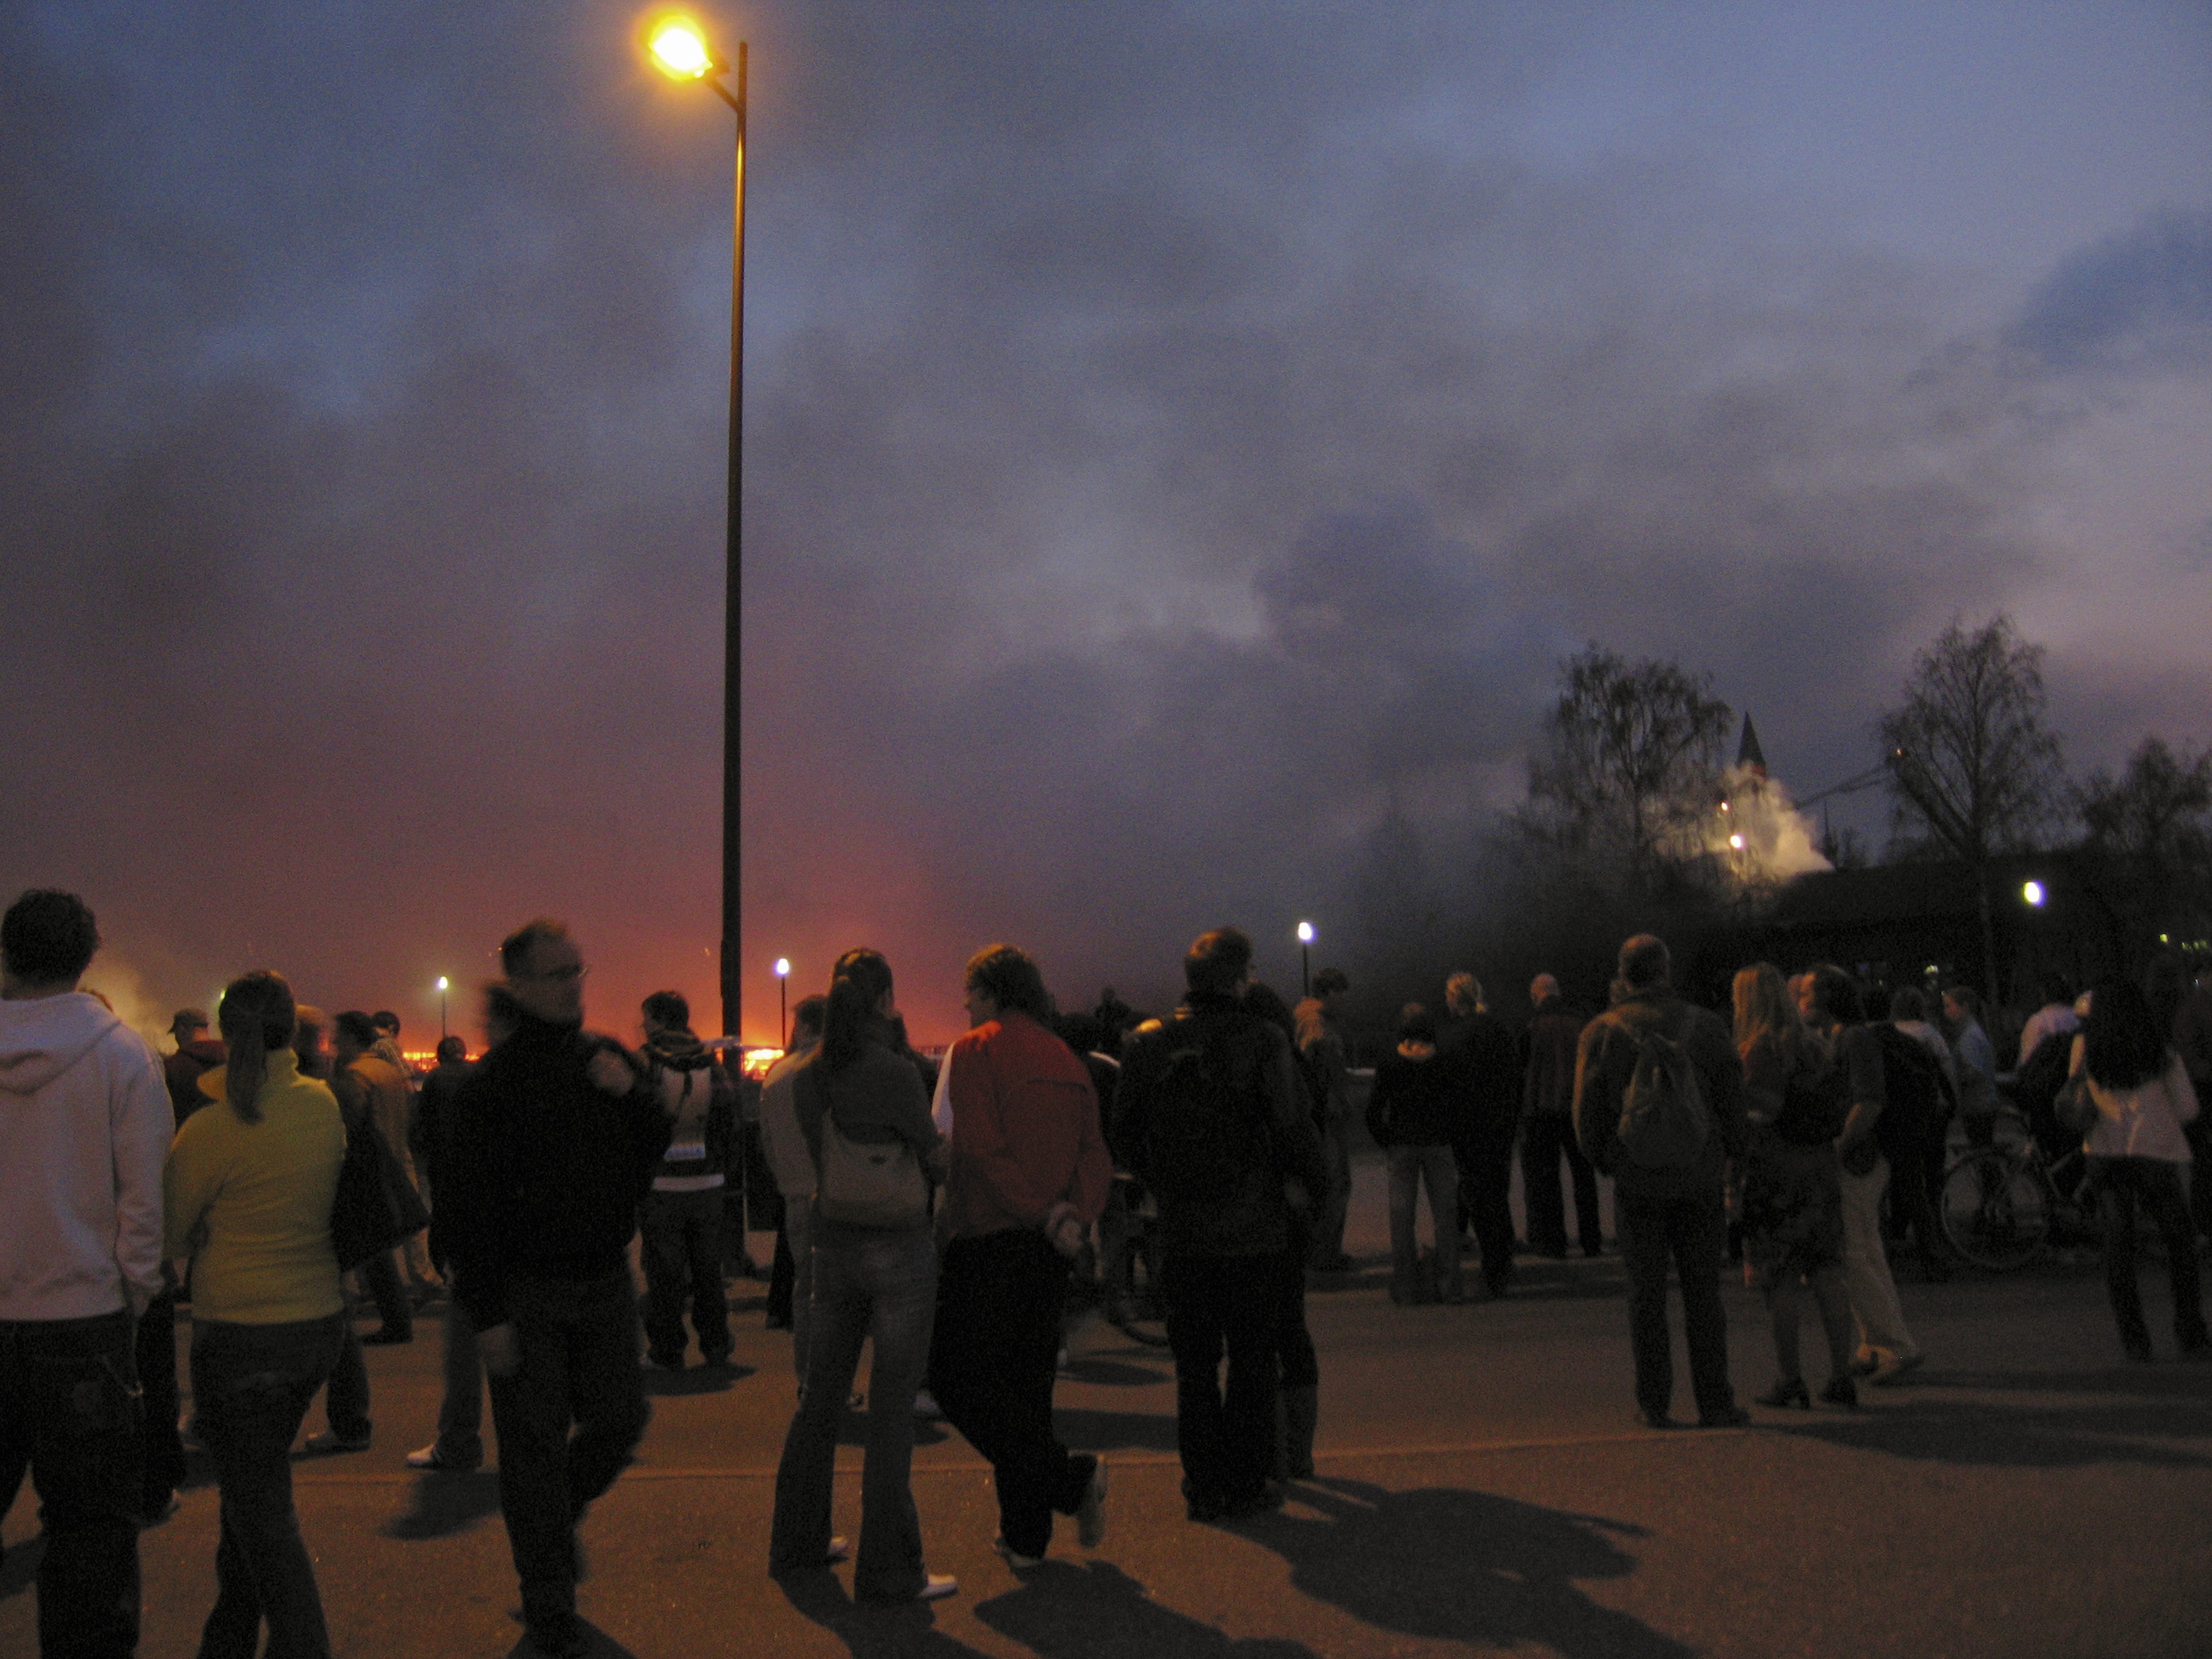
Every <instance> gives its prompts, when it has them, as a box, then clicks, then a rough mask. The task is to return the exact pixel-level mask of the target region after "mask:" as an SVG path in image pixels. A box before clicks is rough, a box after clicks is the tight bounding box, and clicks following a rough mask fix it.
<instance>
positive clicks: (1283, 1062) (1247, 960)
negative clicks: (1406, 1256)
mask: <svg viewBox="0 0 2212 1659" xmlns="http://www.w3.org/2000/svg"><path fill="white" fill-rule="evenodd" d="M1251 973H1252V941H1251V940H1250V939H1249V938H1247V937H1246V936H1245V935H1244V934H1243V933H1240V932H1238V931H1237V929H1235V928H1233V927H1221V928H1216V929H1214V930H1213V931H1212V932H1210V933H1202V934H1200V936H1199V938H1198V939H1196V940H1195V941H1194V943H1193V944H1192V945H1191V947H1190V950H1189V951H1188V953H1187V954H1186V956H1185V957H1184V958H1183V981H1184V983H1185V985H1186V986H1187V987H1188V992H1187V994H1186V995H1185V997H1184V999H1183V1001H1182V1006H1180V1007H1178V1008H1177V1009H1176V1012H1174V1014H1173V1015H1171V1016H1170V1018H1167V1019H1166V1020H1164V1021H1163V1020H1148V1021H1146V1023H1145V1024H1142V1025H1140V1026H1139V1027H1138V1028H1137V1029H1136V1030H1134V1031H1133V1032H1131V1033H1130V1034H1129V1036H1128V1037H1127V1040H1126V1041H1125V1042H1124V1043H1123V1045H1122V1054H1121V1107H1120V1115H1121V1121H1122V1134H1123V1136H1124V1139H1125V1140H1126V1141H1127V1145H1128V1146H1129V1149H1130V1154H1131V1158H1132V1160H1133V1164H1134V1167H1135V1171H1136V1174H1137V1175H1138V1176H1139V1178H1141V1179H1142V1180H1143V1181H1144V1182H1145V1184H1146V1186H1147V1187H1148V1188H1151V1190H1152V1193H1153V1194H1154V1197H1155V1199H1156V1200H1157V1202H1158V1206H1159V1223H1158V1232H1157V1239H1158V1251H1159V1261H1160V1267H1161V1279H1162V1288H1163V1291H1164V1296H1165V1298H1166V1301H1167V1322H1168V1345H1169V1347H1170V1351H1171V1352H1173V1354H1174V1356H1175V1366H1176V1441H1177V1444H1178V1449H1179V1450H1180V1453H1181V1456H1182V1468H1183V1498H1184V1502H1185V1505H1186V1509H1187V1512H1188V1515H1189V1516H1190V1518H1191V1519H1192V1520H1194V1521H1201V1522H1208V1521H1222V1520H1234V1519H1238V1518H1241V1517H1243V1516H1250V1515H1254V1514H1257V1513H1259V1512H1261V1510H1267V1509H1269V1508H1273V1507H1275V1506H1278V1505H1279V1504H1280V1503H1281V1501H1282V1498H1281V1493H1280V1492H1279V1490H1278V1489H1276V1488H1275V1487H1273V1486H1272V1484H1271V1483H1270V1480H1269V1478H1268V1477H1269V1471H1270V1469H1271V1468H1272V1465H1273V1457H1274V1438H1275V1420H1274V1419H1275V1368H1276V1363H1277V1353H1278V1348H1279V1338H1280V1333H1279V1329H1278V1324H1279V1319H1280V1316H1281V1313H1280V1310H1281V1301H1282V1298H1281V1283H1280V1275H1281V1274H1282V1273H1285V1272H1288V1271H1290V1263H1289V1261H1287V1260H1286V1257H1287V1255H1288V1252H1289V1251H1290V1249H1291V1237H1292V1230H1291V1211H1292V1210H1293V1209H1294V1208H1307V1209H1310V1208H1311V1207H1312V1206H1313V1204H1314V1202H1315V1197H1314V1195H1315V1194H1319V1193H1322V1192H1323V1191H1325V1190H1326V1189H1327V1187H1328V1176H1327V1174H1326V1171H1325V1170H1324V1168H1323V1165H1322V1155H1321V1143H1320V1139H1319V1137H1318V1135H1317V1134H1316V1133H1315V1130H1314V1125H1313V1116H1312V1114H1311V1112H1310V1110H1309V1109H1308V1107H1307V1103H1306V1098H1305V1094H1304V1085H1302V1084H1301V1083H1300V1082H1299V1079H1298V1076H1297V1062H1296V1060H1295V1059H1294V1058H1293V1057H1292V1054H1291V1045H1290V1042H1289V1040H1288V1039H1287V1038H1286V1037H1285V1036H1283V1034H1282V1033H1281V1032H1280V1031H1279V1030H1276V1029H1275V1028H1274V1027H1273V1026H1272V1025H1270V1024H1267V1022H1266V1021H1264V1020H1262V1019H1261V1018H1259V1017H1258V1016H1257V1015H1255V1014H1254V1013H1253V1012H1251V1011H1250V1010H1249V1008H1247V1007H1246V1006H1245V1005H1244V1000H1243V999H1244V993H1245V990H1246V988H1247V987H1249V984H1250V982H1251ZM1224 1356H1226V1358H1227V1362H1228V1369H1227V1377H1226V1382H1225V1383H1224V1380H1223V1378H1222V1376H1221V1370H1222V1362H1223V1358H1224Z"/></svg>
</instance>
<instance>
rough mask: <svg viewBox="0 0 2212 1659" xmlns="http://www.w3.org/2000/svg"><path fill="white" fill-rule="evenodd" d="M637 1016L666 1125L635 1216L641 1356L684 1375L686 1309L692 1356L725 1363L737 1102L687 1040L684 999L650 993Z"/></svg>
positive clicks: (708, 1058)
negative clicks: (664, 1147) (727, 1194)
mask: <svg viewBox="0 0 2212 1659" xmlns="http://www.w3.org/2000/svg"><path fill="white" fill-rule="evenodd" d="M641 1018H642V1020H643V1023H644V1026H645V1061H646V1072H647V1078H648V1079H649V1081H650V1083H651V1085H652V1086H653V1088H654V1089H655V1090H656V1091H658V1092H659V1097H660V1107H661V1109H662V1110H663V1111H664V1112H665V1113H667V1114H668V1117H669V1121H671V1124H673V1125H674V1127H673V1129H672V1130H671V1133H670V1139H669V1142H668V1151H667V1152H666V1154H665V1155H664V1156H663V1158H661V1162H660V1169H659V1173H657V1174H656V1175H654V1176H653V1190H652V1191H650V1192H648V1193H647V1194H646V1196H645V1206H644V1208H643V1209H642V1210H641V1211H640V1212H639V1225H640V1230H641V1233H642V1235H643V1240H644V1244H643V1249H642V1250H641V1255H643V1257H644V1259H645V1351H646V1358H647V1359H649V1360H650V1361H651V1362H652V1363H653V1364H654V1365H656V1366H658V1367H659V1368H660V1369H661V1370H665V1371H680V1370H683V1369H684V1304H685V1303H686V1302H689V1303H690V1309H691V1328H692V1330H693V1331H694V1332H696V1334H697V1335H698V1338H699V1358H701V1359H702V1360H703V1361H705V1362H706V1363H707V1364H709V1365H726V1364H729V1362H730V1309H729V1304H728V1301H727V1300H726V1298H725V1297H724V1296H723V1294H722V1202H723V1198H724V1192H723V1188H724V1185H725V1182H726V1179H727V1176H728V1171H729V1169H730V1164H731V1157H732V1152H734V1150H735V1146H736V1140H737V1109H736V1103H735V1098H734V1095H733V1092H732V1090H731V1087H730V1079H729V1078H728V1076H727V1074H726V1073H724V1072H723V1070H722V1068H721V1066H719V1065H717V1064H716V1063H715V1060H714V1055H712V1054H709V1053H708V1052H707V1048H706V1045H705V1044H703V1043H702V1042H700V1041H699V1039H698V1038H697V1037H696V1036H694V1035H693V1034H692V1030H691V1005H690V1003H689V1002H687V1001H686V1000H684V994H683V993H682V992H680V991H655V992H654V993H653V994H652V995H651V996H649V997H647V998H646V1000H645V1002H644V1005H643V1006H642V1008H641ZM740 1219H741V1220H742V1216H741V1217H740Z"/></svg>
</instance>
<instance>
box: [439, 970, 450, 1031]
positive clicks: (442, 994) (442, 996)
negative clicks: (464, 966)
mask: <svg viewBox="0 0 2212 1659" xmlns="http://www.w3.org/2000/svg"><path fill="white" fill-rule="evenodd" d="M449 982H450V981H447V978H446V976H445V975H443V974H441V975H438V1041H439V1042H441V1043H442V1042H445V1040H446V987H447V984H448V983H449Z"/></svg>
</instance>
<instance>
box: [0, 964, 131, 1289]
mask: <svg viewBox="0 0 2212 1659" xmlns="http://www.w3.org/2000/svg"><path fill="white" fill-rule="evenodd" d="M174 1122H175V1120H174V1117H173V1115H172V1112H171V1109H170V1105H169V1089H168V1085H167V1081H166V1080H165V1079H164V1078H163V1076H162V1073H161V1060H160V1058H159V1057H158V1056H156V1055H155V1053H154V1050H153V1048H151V1047H150V1046H149V1044H148V1043H147V1042H146V1040H145V1039H144V1038H143V1037H141V1036H138V1035H137V1033H136V1032H135V1031H133V1030H131V1029H130V1028H129V1027H128V1026H126V1025H125V1024H123V1022H122V1021H121V1020H119V1019H118V1018H116V1017H115V1016H114V1015H113V1014H112V1013H111V1012H108V1010H107V1008H106V1006H104V1005H103V1004H102V1003H101V1002H100V999H99V998H97V997H94V996H91V995H88V994H86V993H84V992H82V991H70V992H67V993H65V994H62V995H60V996H50V997H33V998H29V999H26V1000H21V1001H16V1000H7V1001H0V1320H16V1319H25V1320H29V1319H89V1318H92V1317H94V1316H97V1315H100V1314H108V1313H114V1312H116V1311H118V1310H120V1309H122V1308H123V1307H125V1305H126V1304H127V1305H128V1306H129V1307H130V1308H131V1311H132V1312H134V1313H136V1312H137V1311H139V1310H142V1309H143V1308H144V1307H145V1305H146V1304H148V1303H149V1302H150V1301H152V1300H153V1298H154V1297H155V1296H157V1295H159V1294H160V1293H161V1161H162V1159H163V1158H165V1157H167V1154H168V1150H169V1134H170V1132H171V1129H172V1128H173V1125H174Z"/></svg>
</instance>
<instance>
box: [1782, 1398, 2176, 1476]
mask: <svg viewBox="0 0 2212 1659" xmlns="http://www.w3.org/2000/svg"><path fill="white" fill-rule="evenodd" d="M1766 1426H1768V1427H1770V1428H1772V1429H1775V1430H1776V1431H1778V1432H1780V1433H1783V1434H1787V1435H1792V1436H1797V1437H1802V1438H1805V1439H1808V1440H1820V1441H1825V1442H1826V1443H1828V1444H1830V1445H1833V1446H1843V1447H1846V1448H1849V1449H1852V1450H1857V1451H1877V1452H1887V1453H1888V1454H1889V1455H1891V1456H1893V1457H1909V1458H1913V1459H1916V1460H1919V1461H1923V1462H1937V1463H1960V1464H1970V1465H1973V1466H1977V1467H1980V1468H2025V1469H2060V1468H2087V1467H2090V1466H2093V1465H2096V1464H2132V1465H2135V1466H2136V1467H2139V1468H2171V1469H2203V1468H2212V1457H2208V1456H2206V1455H2204V1454H2203V1453H2202V1452H2199V1451H2196V1450H2192V1449H2189V1448H2187V1447H2185V1446H2180V1445H2175V1444H2172V1443H2171V1442H2173V1441H2177V1440H2205V1439H2212V1401H2205V1400H2202V1399H2197V1398H2190V1397H2183V1398H2179V1399H2177V1398H2175V1397H2173V1396H2172V1395H2162V1396H2157V1397H2144V1398H2139V1399H2135V1400H2130V1401H2125V1402H2124V1403H2123V1402H2116V1401H2104V1402H2101V1403H2098V1404H2093V1405H2080V1406H2050V1407H2013V1406H1993V1405H1990V1404H1989V1403H1987V1402H1986V1401H1971V1400H1939V1399H1931V1398H1929V1397H1927V1396H1926V1395H1921V1396H1920V1397H1918V1398H1916V1399H1914V1400H1912V1401H1911V1403H1909V1404H1905V1403H1900V1404H1899V1405H1896V1406H1893V1407H1888V1408H1887V1409H1886V1410H1882V1411H1878V1412H1859V1413H1834V1414H1830V1413H1821V1414H1820V1415H1818V1416H1816V1417H1814V1418H1813V1419H1810V1420H1804V1419H1800V1420H1797V1421H1793V1422H1770V1423H1768V1424H1767V1425H1766Z"/></svg>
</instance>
